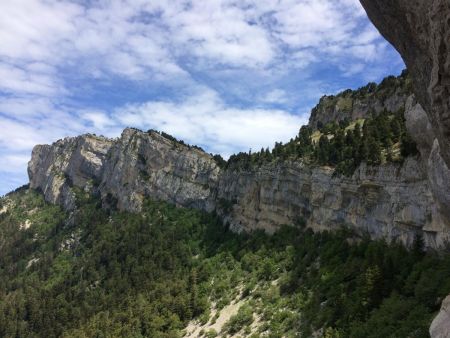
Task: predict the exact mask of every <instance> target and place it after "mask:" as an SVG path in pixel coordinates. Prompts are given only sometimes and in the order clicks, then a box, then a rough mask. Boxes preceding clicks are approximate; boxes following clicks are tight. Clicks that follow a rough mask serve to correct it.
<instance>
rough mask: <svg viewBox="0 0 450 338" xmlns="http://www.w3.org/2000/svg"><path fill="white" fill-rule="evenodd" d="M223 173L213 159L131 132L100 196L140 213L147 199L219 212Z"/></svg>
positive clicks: (112, 158) (114, 155)
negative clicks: (218, 191)
mask: <svg viewBox="0 0 450 338" xmlns="http://www.w3.org/2000/svg"><path fill="white" fill-rule="evenodd" d="M219 171H220V170H219V168H218V166H217V164H216V163H215V161H214V160H213V159H212V158H211V156H210V155H208V154H206V153H204V152H203V151H201V150H198V149H195V148H191V147H188V146H185V145H182V144H179V143H177V142H174V141H171V140H169V139H166V138H164V137H163V136H161V135H159V134H158V133H156V132H149V133H144V132H142V131H139V130H136V129H125V130H124V131H123V133H122V136H121V137H120V139H119V140H118V141H117V142H115V144H114V145H113V147H112V148H111V151H110V153H109V154H108V161H107V162H106V164H105V168H104V175H103V179H102V181H101V184H100V191H101V194H102V197H103V200H105V201H107V200H108V197H109V196H111V197H113V198H114V200H117V206H118V207H119V208H120V209H125V210H131V211H138V210H140V208H141V204H142V201H143V199H144V197H145V196H151V197H152V198H155V199H160V200H165V201H169V202H172V203H175V204H177V205H181V206H186V207H195V208H199V209H203V210H207V211H212V210H213V209H214V206H215V204H214V190H215V187H216V185H217V181H218V177H219Z"/></svg>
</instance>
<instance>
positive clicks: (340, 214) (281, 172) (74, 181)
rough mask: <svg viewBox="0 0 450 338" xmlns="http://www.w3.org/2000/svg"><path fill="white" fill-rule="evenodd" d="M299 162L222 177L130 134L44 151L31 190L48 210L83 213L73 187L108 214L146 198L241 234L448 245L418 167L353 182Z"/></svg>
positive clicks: (164, 143) (411, 161)
mask: <svg viewBox="0 0 450 338" xmlns="http://www.w3.org/2000/svg"><path fill="white" fill-rule="evenodd" d="M333 172H334V169H333V168H330V167H320V166H312V165H306V164H304V163H302V162H301V161H276V162H272V163H268V164H265V165H262V166H260V167H255V168H252V169H250V170H246V171H236V170H230V169H228V170H227V169H221V168H219V166H218V165H217V163H216V162H215V160H214V159H213V158H212V156H211V155H209V154H207V153H205V152H203V151H201V150H199V149H197V148H194V147H189V146H186V145H183V144H180V143H178V142H176V141H173V140H171V139H168V138H166V137H164V136H162V135H160V134H159V133H157V132H154V131H150V132H142V131H139V130H137V129H131V128H128V129H125V130H124V131H123V133H122V135H121V137H120V138H118V139H116V140H111V139H107V138H102V137H96V136H93V135H83V136H79V137H76V138H67V139H64V140H61V141H58V142H56V143H55V144H53V145H52V146H36V147H35V149H34V150H33V155H32V159H31V161H30V163H29V175H30V186H31V188H35V189H39V190H41V191H42V192H43V194H44V196H45V198H46V200H47V201H50V202H52V203H58V204H61V205H63V206H64V207H65V208H66V209H73V208H75V194H74V193H73V187H78V188H81V189H83V190H85V191H90V192H92V193H95V194H98V195H100V196H101V198H102V201H103V205H104V206H105V207H117V208H119V209H121V210H128V211H139V210H140V208H141V205H142V201H143V199H144V197H146V196H150V197H151V198H155V199H161V200H165V201H170V202H172V203H174V204H176V205H179V206H184V207H194V208H200V209H202V210H206V211H213V210H216V211H217V212H218V213H219V214H221V215H222V216H223V218H224V220H225V221H226V222H227V223H229V225H230V227H232V228H233V229H234V230H236V231H251V230H254V229H264V230H266V231H268V232H273V231H275V230H276V229H277V228H278V227H280V226H281V225H282V224H293V223H296V222H299V220H305V221H306V225H307V226H309V227H311V228H312V229H313V230H316V231H320V230H325V229H328V230H333V229H337V228H339V227H341V226H343V225H345V226H348V227H350V228H352V229H354V230H356V232H358V233H359V234H361V235H362V234H369V235H370V236H371V237H372V238H386V239H388V240H400V241H402V242H403V243H405V244H408V245H410V244H411V243H412V242H413V240H414V238H415V236H416V235H417V234H422V235H423V238H424V240H425V244H426V245H427V246H428V247H433V248H439V247H443V246H445V245H446V242H448V241H449V240H450V230H449V229H450V227H449V226H448V224H447V223H445V221H443V217H442V215H441V213H440V212H439V210H438V209H437V208H436V207H435V203H434V200H433V195H432V193H431V191H430V188H429V184H428V180H427V176H426V172H425V171H424V170H423V167H422V165H421V163H420V162H419V161H418V159H417V158H408V159H407V160H406V161H404V163H402V164H385V165H381V166H367V165H366V164H362V165H361V166H360V167H359V168H358V169H357V170H356V171H355V173H354V174H353V176H352V177H343V176H340V177H339V176H335V175H333Z"/></svg>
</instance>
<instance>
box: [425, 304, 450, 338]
mask: <svg viewBox="0 0 450 338" xmlns="http://www.w3.org/2000/svg"><path fill="white" fill-rule="evenodd" d="M430 336H431V338H450V296H447V298H445V300H444V301H443V302H442V306H441V311H439V314H438V315H437V316H436V318H435V319H434V320H433V322H432V323H431V326H430Z"/></svg>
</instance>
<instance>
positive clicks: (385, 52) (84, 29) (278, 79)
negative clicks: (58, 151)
mask: <svg viewBox="0 0 450 338" xmlns="http://www.w3.org/2000/svg"><path fill="white" fill-rule="evenodd" d="M0 46H1V47H0V195H1V194H4V193H6V192H8V191H10V190H12V189H14V188H16V187H17V186H19V185H22V184H25V183H26V182H27V181H28V178H27V174H26V166H27V162H28V160H29V158H30V154H31V150H32V147H33V146H34V145H35V144H42V143H51V142H53V141H56V140H58V139H60V138H63V137H66V136H74V135H78V134H81V133H86V132H91V133H96V134H101V135H105V136H109V137H117V136H119V135H120V132H121V130H122V129H123V128H124V127H126V126H133V127H137V128H140V129H143V130H147V129H150V128H154V129H158V130H163V131H166V132H168V133H170V134H172V135H174V136H176V137H178V138H181V139H184V140H185V141H187V142H188V143H191V144H197V145H200V146H202V147H203V148H204V149H206V150H207V151H209V152H212V153H221V154H222V155H224V156H228V155H229V154H231V153H233V152H237V151H245V150H248V149H249V148H252V149H260V148H261V147H266V146H271V145H273V143H274V142H275V141H287V140H289V139H290V138H291V137H293V136H294V135H295V134H296V133H297V131H298V129H299V127H300V126H301V125H302V124H305V123H306V122H307V120H308V117H309V112H310V109H311V108H312V107H313V106H314V105H315V103H316V102H317V101H318V99H319V98H320V97H321V96H322V95H324V94H333V93H336V92H338V91H340V90H343V89H346V88H357V87H359V86H362V85H364V84H366V83H367V82H369V81H379V80H380V79H382V78H383V77H384V76H386V75H390V74H398V73H400V71H401V70H402V69H403V68H404V65H403V62H402V60H401V59H400V57H399V56H398V54H397V52H396V51H395V50H394V49H393V48H392V47H391V46H390V45H389V44H388V43H387V42H386V41H385V40H384V39H383V38H382V37H381V36H380V35H379V34H378V32H377V31H376V30H375V28H374V27H373V26H372V24H371V23H370V22H369V21H368V19H367V17H366V15H365V13H364V11H363V10H362V8H361V6H360V4H359V2H358V1H357V0H278V1H275V0H252V1H251V0H207V1H203V0H195V1H192V0H167V1H165V0H157V1H156V0H155V1H152V0H150V1H149V0H145V1H144V0H142V1H141V0H129V1H126V0H122V1H120V0H117V1H114V0H111V1H81V0H78V1H76V0H72V1H69V0H61V1H56V0H54V1H51V0H2V1H1V2H0Z"/></svg>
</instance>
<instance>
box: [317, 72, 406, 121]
mask: <svg viewBox="0 0 450 338" xmlns="http://www.w3.org/2000/svg"><path fill="white" fill-rule="evenodd" d="M411 94H412V88H411V79H410V78H409V77H408V75H407V72H406V71H404V72H403V73H402V74H401V75H400V76H398V77H394V76H388V77H386V78H385V79H384V80H383V81H382V82H381V83H380V84H378V85H377V84H375V83H369V84H368V85H366V86H364V87H361V88H359V89H357V90H350V89H348V90H346V91H343V92H341V93H339V94H337V95H325V96H323V97H322V98H321V99H320V101H319V103H318V104H317V106H315V107H314V108H313V109H312V111H311V116H310V118H309V126H310V127H311V128H312V129H320V128H321V127H322V126H325V125H327V124H328V123H331V122H336V123H338V122H340V121H344V120H348V121H354V120H357V119H360V118H367V117H372V116H373V115H375V116H376V115H378V114H379V113H380V112H382V111H384V110H386V111H388V112H390V113H397V112H398V111H404V109H405V103H406V101H407V99H408V97H409V96H410V95H411Z"/></svg>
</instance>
